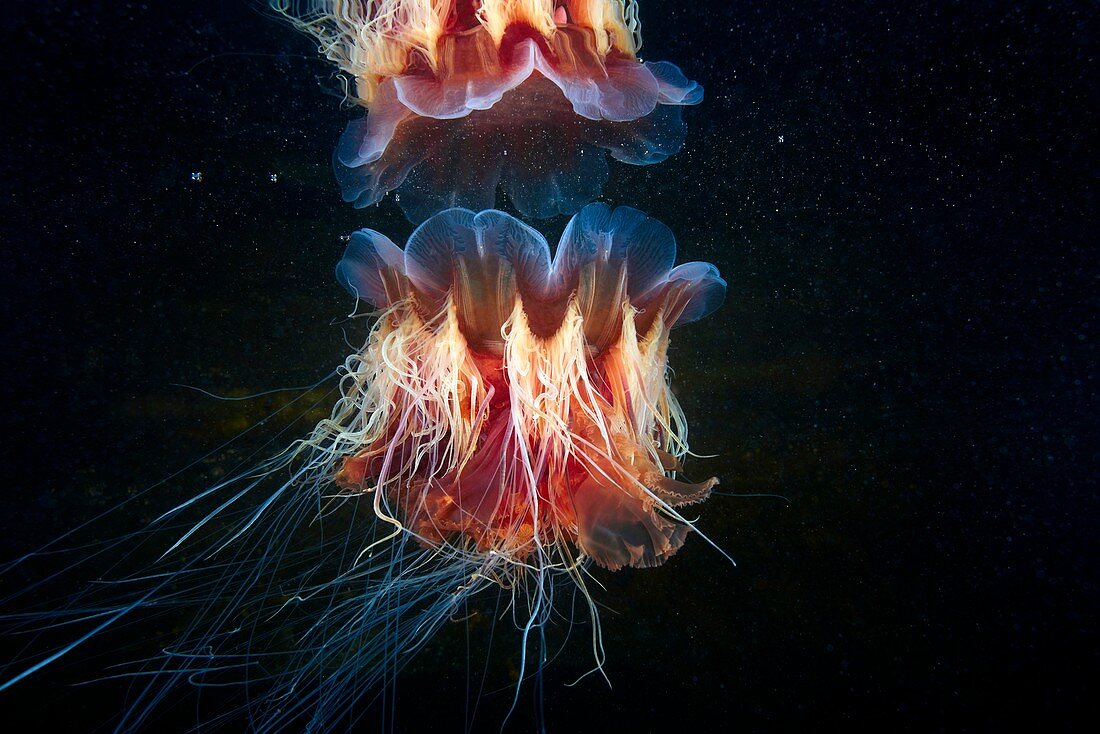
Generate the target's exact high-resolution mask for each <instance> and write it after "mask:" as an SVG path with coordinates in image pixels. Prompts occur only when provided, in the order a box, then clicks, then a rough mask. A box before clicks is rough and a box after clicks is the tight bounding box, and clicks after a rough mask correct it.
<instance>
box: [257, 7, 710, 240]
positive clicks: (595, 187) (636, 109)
mask: <svg viewBox="0 0 1100 734" xmlns="http://www.w3.org/2000/svg"><path fill="white" fill-rule="evenodd" d="M274 5H275V6H276V8H277V9H279V10H281V11H282V12H283V13H284V14H286V15H287V16H288V17H290V18H291V19H292V20H293V21H294V22H295V24H296V25H297V26H298V27H300V28H302V29H303V30H305V31H306V32H308V33H310V34H312V35H313V36H314V37H316V38H317V39H318V41H319V42H320V47H321V51H322V52H323V53H324V54H325V55H326V56H327V57H328V58H329V59H331V60H332V61H334V62H335V63H336V64H338V65H339V67H340V69H341V70H342V71H343V72H344V73H345V74H346V75H347V76H348V77H350V79H351V80H352V83H353V88H349V90H348V94H349V96H351V97H353V98H354V99H355V100H356V101H357V102H358V103H359V104H360V105H362V106H363V107H365V108H366V109H367V114H366V116H365V117H363V118H362V119H359V120H357V121H354V122H352V123H351V124H349V125H348V127H347V130H346V131H345V132H344V135H343V137H342V138H341V139H340V142H339V144H338V146H337V149H336V153H335V156H334V165H335V169H336V174H337V178H338V179H339V182H340V185H341V188H342V190H343V196H344V199H345V200H346V201H349V202H353V203H354V204H355V205H356V206H358V207H365V206H369V205H371V204H375V203H377V202H378V201H380V200H381V199H382V197H384V196H385V195H386V194H387V193H388V192H390V191H393V190H397V192H398V194H399V203H400V205H401V207H402V208H403V209H404V211H405V213H406V215H408V217H409V218H410V219H411V220H413V221H414V222H420V221H423V220H424V219H426V218H427V217H429V216H431V215H432V214H435V213H436V212H438V211H440V210H441V209H444V208H446V207H453V206H461V207H468V208H471V209H485V208H490V207H492V206H493V205H494V202H495V197H496V190H497V187H498V186H499V187H501V188H503V190H504V191H505V192H506V193H507V195H508V197H509V199H510V200H511V201H512V203H513V204H514V205H515V207H516V208H517V209H518V210H519V211H520V212H522V213H523V214H525V215H527V216H531V217H537V218H543V217H549V216H553V215H556V214H559V213H560V214H571V213H573V212H575V211H577V210H578V209H579V208H580V207H581V206H583V205H584V204H585V203H587V202H589V201H591V200H592V199H594V198H596V197H597V196H598V195H599V193H600V191H601V189H602V188H603V184H604V181H605V180H606V179H607V175H608V164H607V160H606V154H607V153H609V154H610V155H611V156H612V157H613V158H615V159H617V160H619V161H623V162H626V163H632V164H636V165H647V164H651V163H658V162H660V161H663V160H664V159H666V158H667V157H669V156H670V155H672V154H674V153H676V152H677V151H678V150H679V149H680V147H681V146H682V145H683V142H684V137H685V133H686V130H685V126H684V123H683V121H682V120H681V117H680V109H679V108H680V106H682V105H694V104H698V103H699V102H700V101H701V100H702V98H703V90H702V87H700V86H699V85H698V84H696V83H695V82H693V81H689V80H688V79H687V78H685V77H684V75H683V74H682V73H681V72H680V70H679V69H678V68H677V67H676V66H674V65H673V64H671V63H668V62H642V61H640V60H639V59H638V57H637V53H638V50H639V47H640V44H641V39H640V34H639V24H638V17H637V7H636V5H635V0H359V1H358V2H354V1H352V2H349V1H347V0H315V1H314V2H304V3H294V2H289V1H288V0H274Z"/></svg>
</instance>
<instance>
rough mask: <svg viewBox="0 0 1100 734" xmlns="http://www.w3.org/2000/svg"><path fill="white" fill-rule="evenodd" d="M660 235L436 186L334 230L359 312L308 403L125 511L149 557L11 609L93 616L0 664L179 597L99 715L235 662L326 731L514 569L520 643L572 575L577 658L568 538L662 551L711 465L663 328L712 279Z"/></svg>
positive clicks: (160, 609)
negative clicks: (369, 308)
mask: <svg viewBox="0 0 1100 734" xmlns="http://www.w3.org/2000/svg"><path fill="white" fill-rule="evenodd" d="M675 248H676V245H675V241H674V239H673V236H672V233H671V232H670V231H669V230H668V229H667V228H666V227H665V226H664V225H662V224H660V223H659V222H657V221H655V220H653V219H650V218H648V217H646V216H645V215H644V214H642V213H640V212H638V211H636V210H634V209H629V208H625V207H624V208H620V209H617V210H615V211H614V212H612V211H610V210H609V209H608V208H607V207H605V206H604V205H602V204H592V205H590V206H588V207H585V208H584V209H583V210H582V211H581V212H580V213H579V214H577V215H576V216H575V217H574V218H573V220H572V221H571V222H570V224H569V225H568V227H567V228H566V230H565V233H564V234H563V236H562V239H561V243H560V244H559V246H558V250H557V254H556V256H555V258H554V260H553V262H551V258H550V253H549V249H548V247H547V244H546V241H545V240H544V239H543V238H542V236H541V235H539V234H538V233H537V232H535V231H534V230H532V229H530V228H528V227H527V226H526V225H524V224H522V223H520V222H519V221H518V220H516V219H514V218H512V217H510V216H508V215H507V214H503V213H501V212H497V211H484V212H481V213H480V214H475V213H473V212H471V211H468V210H464V209H451V210H447V211H444V212H442V213H440V214H438V215H437V216H435V217H432V218H431V219H429V220H428V221H427V222H425V223H424V224H423V225H421V226H420V227H419V228H418V229H417V230H416V232H415V233H414V234H413V235H412V237H411V238H410V240H409V243H408V245H407V247H406V248H405V250H404V252H402V250H400V249H399V248H398V247H396V246H395V245H394V244H393V243H392V242H391V241H390V240H388V239H386V238H385V237H384V236H382V235H381V234H378V233H377V232H374V231H371V230H363V231H360V232H357V233H356V234H354V235H353V236H352V238H351V242H350V244H349V246H348V248H347V252H346V254H345V256H344V259H343V260H342V261H341V262H340V264H339V266H338V269H337V274H338V277H339V279H340V281H341V282H342V283H343V284H344V286H345V287H347V288H348V289H349V290H351V291H352V292H353V293H354V294H355V295H357V296H358V297H359V298H361V299H363V300H365V301H367V302H368V303H370V304H373V305H374V306H376V307H378V308H379V309H380V313H379V314H378V316H377V321H376V323H375V325H374V327H373V329H372V330H371V332H370V335H369V337H368V339H367V342H366V344H365V345H364V346H363V348H362V349H361V350H360V351H359V352H358V353H356V354H354V355H352V356H351V357H350V358H349V359H348V360H347V362H346V364H345V371H344V373H343V379H342V381H341V386H342V394H343V397H342V399H341V400H340V401H339V402H338V404H337V406H336V408H335V410H334V411H333V413H332V416H331V418H330V419H328V420H323V421H321V422H320V423H319V424H318V425H317V427H316V429H315V430H314V431H313V433H312V435H311V436H310V437H309V438H308V439H306V440H304V441H301V442H299V443H298V444H296V445H295V446H293V447H292V448H291V449H290V450H288V451H287V452H285V453H284V454H282V455H280V456H278V457H276V458H275V459H273V460H271V461H269V462H267V463H265V464H264V465H262V466H261V467H259V468H258V469H256V470H254V471H251V472H247V473H245V474H243V475H240V476H237V477H236V478H234V479H231V480H228V481H225V482H223V483H221V484H219V485H217V486H215V487H212V488H211V489H209V490H207V491H206V492H204V493H202V494H200V495H199V496H197V497H195V498H193V499H190V500H188V501H187V502H184V503H183V504H181V505H179V506H177V507H175V508H174V509H173V510H171V511H170V512H168V513H166V514H165V515H163V516H162V517H161V518H160V519H158V520H157V521H155V522H154V523H153V524H152V525H151V526H150V527H149V528H147V529H146V530H144V531H142V532H141V533H139V534H138V535H137V536H135V539H136V540H138V541H140V542H141V543H142V544H148V543H154V542H155V538H156V537H158V536H157V533H156V532H154V531H157V530H158V529H159V530H160V531H161V532H162V533H163V534H169V536H170V537H169V539H168V540H167V541H166V542H164V543H163V545H162V548H163V550H164V552H163V555H161V556H160V560H158V561H156V562H155V563H154V564H152V566H151V567H150V568H145V569H143V570H142V571H140V572H139V573H136V574H134V575H131V576H127V577H124V578H120V579H117V581H116V582H114V583H110V584H105V583H102V582H101V583H99V584H97V585H96V586H94V587H92V589H91V590H90V591H89V592H87V593H86V594H84V595H83V596H81V597H79V598H78V599H77V600H75V601H74V602H73V603H71V604H69V605H67V606H65V607H64V608H63V610H62V611H51V612H48V613H45V614H39V615H29V616H28V617H27V618H26V620H27V621H29V623H30V625H31V626H35V625H38V624H41V623H42V622H48V623H51V624H57V625H59V626H61V627H62V628H63V629H68V628H69V625H81V624H83V625H87V626H88V628H89V630H90V631H88V632H87V633H86V634H82V635H81V634H77V635H74V636H76V637H77V640H76V642H75V643H70V644H67V645H64V646H62V647H61V648H60V649H58V650H56V651H51V652H50V653H49V654H48V655H47V656H46V657H45V658H44V659H40V660H39V661H37V662H34V663H33V664H31V663H29V662H26V661H23V662H21V661H16V662H17V664H21V665H24V666H26V667H25V670H24V672H23V673H20V674H18V675H16V676H15V677H14V678H12V679H9V682H8V683H7V684H3V686H0V687H6V685H10V684H11V683H13V682H15V681H17V680H19V679H20V678H22V677H24V676H25V675H27V674H29V673H31V672H33V671H34V670H36V669H37V668H39V667H41V666H42V665H44V664H46V663H48V662H50V661H51V660H53V659H55V658H57V657H59V656H60V655H62V654H64V653H66V652H68V651H69V650H70V649H72V648H73V647H75V645H76V644H78V643H80V642H82V641H84V640H85V639H87V638H89V637H91V636H94V635H98V634H100V633H101V632H103V631H105V630H106V629H107V628H109V627H111V626H117V625H120V624H122V623H123V622H124V621H127V620H131V619H132V618H133V617H135V616H138V615H140V614H147V615H150V616H151V617H152V618H154V619H159V618H160V617H161V616H162V615H166V614H171V613H172V610H175V609H179V608H186V609H188V610H189V611H188V614H187V617H186V619H187V621H186V623H185V624H184V625H183V626H182V628H181V629H178V630H174V631H173V633H172V634H173V640H172V641H171V642H170V643H169V644H167V645H164V647H163V654H161V655H160V656H158V657H155V658H152V659H146V660H143V661H140V662H139V663H137V664H136V665H137V666H138V667H137V668H136V669H135V670H133V671H131V672H132V674H134V675H135V688H134V690H136V691H138V694H137V695H138V698H137V700H136V701H135V702H134V703H133V705H132V706H131V707H130V708H129V709H128V711H127V715H126V719H125V720H124V721H123V722H121V724H120V728H121V729H128V728H136V727H138V726H139V725H141V724H142V723H143V722H145V721H146V720H147V717H148V716H149V715H150V713H151V712H152V710H153V709H154V707H156V706H157V705H158V704H159V703H160V702H161V701H163V700H164V695H165V693H166V691H167V690H168V689H169V688H171V687H172V686H175V685H178V684H186V683H190V684H194V685H199V686H203V685H216V686H224V685H226V684H231V683H235V682H237V683H242V684H247V686H246V688H245V689H244V690H245V691H246V693H245V695H246V696H248V697H250V699H251V700H249V701H248V702H247V703H246V704H245V705H246V707H247V708H242V709H241V712H242V713H243V712H247V716H249V717H250V719H251V727H252V728H254V729H255V730H257V731H272V730H279V729H283V728H296V729H306V730H311V731H312V730H324V729H325V728H326V724H333V723H334V721H335V720H338V719H340V718H341V717H345V716H348V715H349V712H350V711H351V707H352V705H353V704H354V703H355V701H357V700H358V699H359V698H361V697H363V696H368V695H370V696H373V695H374V693H375V692H376V691H377V689H378V687H379V686H380V685H384V684H385V682H386V680H387V678H388V677H389V676H392V675H393V674H394V671H395V670H397V669H399V668H400V667H401V666H402V665H403V664H404V663H405V662H406V661H407V660H408V657H409V653H411V652H412V651H415V650H416V649H418V648H419V647H420V646H421V645H422V644H423V643H424V642H425V641H426V640H427V639H428V638H429V637H430V636H431V634H432V632H433V631H435V630H436V629H438V628H439V626H440V625H442V624H443V623H444V622H445V621H446V620H447V619H448V618H449V617H450V616H451V615H454V614H456V613H461V611H462V609H463V605H464V604H466V603H467V601H468V600H469V599H470V597H471V595H473V594H475V593H476V592H477V591H479V590H481V589H484V588H487V587H489V586H493V585H496V586H498V587H500V588H502V589H506V590H508V591H510V592H511V595H512V608H513V610H514V613H515V614H516V618H517V619H518V621H519V627H520V629H521V630H522V634H523V639H524V645H523V649H524V650H526V649H527V644H526V643H527V640H528V637H529V635H530V634H532V633H533V632H538V631H540V630H541V628H542V626H543V625H544V624H545V623H546V622H547V621H548V619H549V616H550V613H551V609H552V606H553V592H554V589H555V587H556V582H557V581H559V580H560V581H568V582H572V583H573V584H575V588H579V590H580V591H581V592H582V593H583V595H584V597H585V598H587V599H589V609H590V612H591V615H592V619H593V622H594V623H595V627H594V634H595V635H596V637H595V645H594V649H595V650H596V654H597V664H599V662H600V661H601V658H602V652H601V649H602V648H601V646H600V645H599V637H598V634H599V632H598V631H599V627H598V620H597V618H596V607H595V604H594V603H592V602H591V599H590V597H589V596H588V592H587V589H586V585H585V584H586V577H585V574H584V573H583V569H584V567H585V565H586V562H587V559H592V560H593V561H595V562H596V563H597V564H599V565H601V566H604V567H605V568H609V569H618V568H622V567H624V566H634V567H644V566H654V565H658V564H660V563H662V562H663V561H665V560H666V559H667V558H668V557H669V556H671V555H672V554H673V553H675V552H676V550H677V549H678V548H679V547H680V546H681V545H682V544H683V543H684V541H685V539H686V537H687V536H688V534H689V533H690V532H691V530H692V526H691V523H690V522H689V521H688V520H686V519H685V518H684V517H683V516H682V515H680V514H679V513H678V512H677V510H676V508H677V507H679V506H682V505H685V504H689V503H694V502H699V501H701V500H703V499H705V498H706V497H707V495H708V494H709V493H710V490H711V488H712V487H713V486H714V484H715V483H716V480H714V479H708V480H706V481H703V482H701V483H689V482H685V481H681V480H680V479H677V478H676V475H677V474H678V473H679V472H680V460H681V459H682V458H683V457H684V455H685V454H686V452H687V442H686V434H687V431H686V427H685V422H684V416H683V414H682V413H681V411H680V409H679V407H678V405H677V402H676V399H675V397H674V396H673V394H672V392H671V391H670V388H669V384H668V381H667V367H666V351H667V348H668V343H669V332H670V329H672V328H673V327H675V326H677V325H680V324H684V323H688V322H691V321H694V320H696V319H699V318H701V317H703V316H705V315H706V314H707V313H709V312H710V311H712V310H714V309H715V308H716V307H717V306H718V305H719V303H720V302H721V300H722V298H723V296H724V293H725V283H724V281H723V280H722V279H721V278H720V277H719V276H718V273H717V271H716V270H715V268H714V267H713V266H711V265H707V264H705V263H689V264H686V265H680V266H679V267H675V268H674V267H672V266H673V263H674V259H675ZM276 476H282V477H283V478H284V479H282V480H280V481H272V480H273V477H276ZM188 515H193V517H191V518H188ZM116 547H117V545H109V546H107V548H108V549H112V548H116ZM78 550H79V551H80V552H87V551H85V550H82V549H78ZM159 550H160V549H158V552H159ZM9 621H10V618H9ZM535 639H538V638H537V637H536V638H535ZM522 679H523V675H522V671H521V675H520V680H521V681H522ZM517 691H518V687H517ZM231 714H232V712H230V711H219V712H218V717H219V719H220V720H224V719H223V717H227V716H230V715H231Z"/></svg>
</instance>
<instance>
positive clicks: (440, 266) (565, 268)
mask: <svg viewBox="0 0 1100 734" xmlns="http://www.w3.org/2000/svg"><path fill="white" fill-rule="evenodd" d="M675 255H676V245H675V240H674V239H673V236H672V233H671V232H670V231H669V230H668V228H667V227H665V226H664V225H663V224H661V223H659V222H657V221H655V220H653V219H650V218H649V217H647V216H646V215H644V214H642V213H641V212H639V211H637V210H635V209H630V208H627V207H621V208H619V209H616V210H615V211H614V212H612V211H610V210H608V208H607V207H606V206H604V205H603V204H591V205H589V206H587V207H585V208H584V209H583V210H582V211H581V212H580V213H579V214H577V215H576V216H575V217H574V218H573V220H572V221H571V222H570V224H569V226H568V227H567V229H566V230H565V233H564V234H563V236H562V239H561V242H560V244H559V245H558V250H557V255H556V257H555V259H554V261H553V262H552V263H551V259H550V252H549V248H548V247H547V244H546V240H544V239H543V238H542V236H541V235H539V233H538V232H536V231H534V230H532V229H530V228H529V227H527V226H525V225H524V224H522V223H520V222H519V221H518V220H516V219H514V218H512V217H510V216H508V215H507V214H504V213H502V212H498V211H484V212H481V213H480V214H474V213H473V212H471V211H468V210H465V209H451V210H448V211H445V212H442V213H440V214H438V215H436V216H435V217H432V218H431V219H429V220H428V221H427V222H425V223H424V224H422V225H421V226H420V227H419V228H418V229H417V230H416V232H414V233H413V235H412V237H411V238H410V239H409V243H408V245H407V247H406V248H405V251H404V252H402V251H401V250H400V249H398V248H397V247H396V246H395V245H394V244H393V243H392V242H390V241H389V240H388V239H386V238H385V237H384V236H382V235H380V234H378V233H377V232H373V231H371V230H363V231H360V232H357V233H356V234H355V235H353V236H352V239H351V243H350V245H349V247H348V249H347V252H346V254H345V255H344V259H343V260H342V261H341V262H340V265H339V266H338V275H339V278H340V281H341V282H342V283H343V284H344V285H345V287H347V288H348V289H349V290H350V291H352V292H353V293H355V294H356V295H357V296H358V297H359V298H362V299H364V300H366V301H367V302H369V303H371V304H372V305H374V306H376V307H378V308H380V309H383V313H382V316H381V318H380V320H379V322H378V325H377V328H376V329H375V330H374V332H373V333H372V334H371V337H370V339H369V341H368V342H367V344H366V346H365V347H364V349H363V351H362V352H361V353H360V354H359V355H358V356H357V357H356V359H355V360H354V361H353V362H352V363H351V366H350V379H351V380H352V384H354V385H357V386H361V389H360V390H357V391H354V392H353V393H352V394H350V395H349V400H350V402H349V404H348V406H347V408H348V409H349V410H350V416H351V417H352V423H351V424H350V426H349V427H348V429H347V431H348V433H349V434H350V435H351V436H354V440H355V441H356V442H357V444H358V445H357V446H356V447H355V449H354V451H353V452H351V453H350V455H349V456H347V458H345V459H343V460H342V462H341V465H340V468H339V471H338V473H337V474H336V482H337V484H338V485H339V486H340V487H341V488H342V489H344V490H345V491H348V492H372V493H375V495H376V503H377V504H376V506H377V507H378V509H379V511H380V513H381V514H382V515H383V516H384V517H388V518H391V519H392V521H393V522H395V523H398V524H400V525H401V526H402V527H404V528H406V529H407V530H408V531H409V532H411V533H413V534H414V535H415V536H416V537H417V538H418V539H419V540H420V541H421V542H422V543H424V544H425V545H427V546H439V545H442V544H449V545H452V546H455V547H459V548H468V549H470V550H472V551H475V552H477V553H486V552H492V553H496V554H500V555H502V556H503V557H506V558H510V559H512V560H513V561H514V562H516V563H523V564H529V563H531V562H532V560H531V559H532V558H535V559H537V560H536V561H535V562H536V563H537V564H538V565H539V566H544V565H546V564H561V565H562V567H568V566H572V565H574V564H575V563H576V562H577V560H578V559H580V558H582V557H584V556H587V557H590V558H592V559H593V560H594V561H595V562H596V563H598V564H599V565H601V566H604V567H605V568H609V569H612V570H615V569H619V568H622V567H624V566H635V567H642V566H655V565H658V564H660V563H662V562H663V561H664V560H665V559H666V558H668V557H669V556H671V555H672V554H673V553H675V552H676V550H677V549H678V548H679V547H680V546H681V545H682V544H683V542H684V540H685V537H686V535H687V534H688V531H689V530H690V526H689V525H688V524H686V523H685V522H684V521H683V520H682V519H681V518H679V516H678V515H677V513H676V512H675V511H674V510H673V508H675V507H677V506H680V505H684V504H689V503H693V502H698V501H700V500H702V499H705V498H706V497H707V495H708V494H709V493H710V490H711V488H712V487H713V486H714V484H715V483H716V480H714V479H709V480H706V481H703V482H701V483H697V484H692V483H688V482H684V481H680V480H678V479H675V478H673V476H674V475H675V474H676V473H677V472H678V471H679V469H680V458H681V457H682V456H683V455H684V453H685V452H686V450H687V442H686V428H685V423H684V417H683V414H682V413H681V412H680V409H679V407H678V405H677V402H676V399H675V397H674V396H673V394H672V392H671V391H670V389H669V384H668V382H667V380H666V372H667V368H666V350H667V348H668V340H669V332H670V330H671V329H672V328H673V327H675V326H678V325H680V324H685V323H688V322H691V321H695V320H696V319H699V318H701V317H702V316H704V315H706V314H707V313H709V312H710V311H712V310H714V309H715V308H716V307H717V306H718V305H719V304H720V303H721V300H722V298H723V296H724V293H725V283H724V281H722V280H721V278H719V276H718V273H717V271H716V270H715V269H714V267H713V266H710V265H707V264H704V263H689V264H686V265H681V266H679V267H676V268H673V261H674V259H675Z"/></svg>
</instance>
